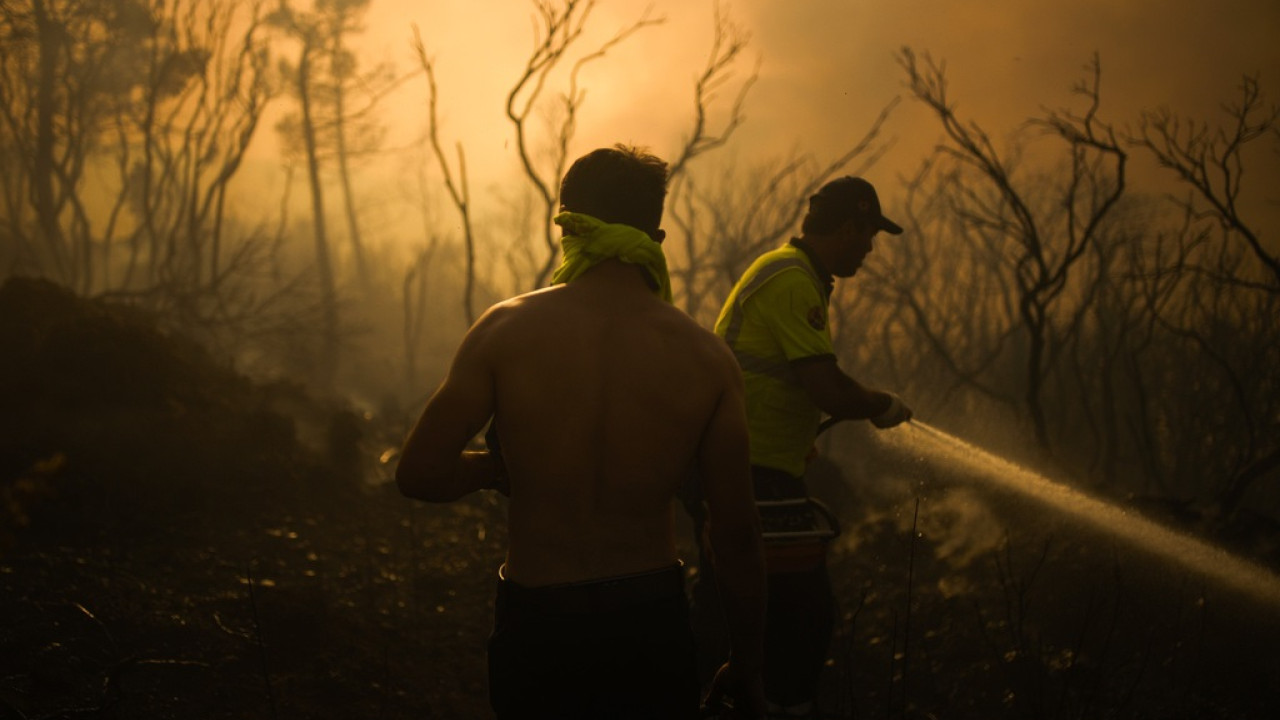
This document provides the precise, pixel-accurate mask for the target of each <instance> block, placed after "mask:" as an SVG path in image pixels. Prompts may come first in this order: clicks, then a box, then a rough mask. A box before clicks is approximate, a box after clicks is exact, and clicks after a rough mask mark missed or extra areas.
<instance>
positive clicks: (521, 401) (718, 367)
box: [446, 261, 740, 586]
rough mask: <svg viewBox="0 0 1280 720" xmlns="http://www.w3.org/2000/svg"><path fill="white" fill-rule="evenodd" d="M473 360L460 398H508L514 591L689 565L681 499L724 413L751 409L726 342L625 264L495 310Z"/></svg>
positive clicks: (462, 364)
mask: <svg viewBox="0 0 1280 720" xmlns="http://www.w3.org/2000/svg"><path fill="white" fill-rule="evenodd" d="M459 353H460V354H459V361H458V363H456V364H455V369H454V370H453V371H452V372H451V376H450V378H449V380H448V381H447V382H446V387H447V386H448V385H449V384H450V383H457V384H460V385H461V386H463V387H465V386H468V385H474V384H480V383H482V382H484V378H485V377H488V378H489V379H490V380H489V381H490V382H491V383H492V386H493V393H494V397H495V398H501V402H500V403H496V404H495V407H494V413H495V422H496V423H497V426H498V428H499V433H500V436H501V440H502V447H503V457H504V459H505V461H506V465H507V471H508V473H509V476H510V478H511V484H510V497H511V503H510V506H509V509H508V513H509V532H510V545H509V551H508V557H507V568H506V576H507V578H508V579H510V580H512V581H514V582H517V583H520V584H522V585H527V586H540V585H550V584H557V583H564V582H574V581H580V580H588V579H594V578H602V577H610V576H615V575H624V574H628V573H634V572H642V571H646V570H653V569H656V568H660V567H664V566H670V565H674V564H675V562H676V560H677V557H676V549H675V541H674V528H673V523H674V518H673V510H672V502H671V499H672V497H673V496H674V494H675V493H676V491H677V489H678V486H679V484H680V483H681V482H682V481H683V480H684V478H685V477H686V476H687V473H688V472H689V471H690V470H691V469H692V467H693V466H694V463H695V461H696V460H697V458H698V456H699V450H700V444H701V440H702V438H703V437H704V435H705V434H706V432H707V430H708V426H709V425H711V424H712V421H713V419H714V418H715V417H716V415H717V412H718V409H719V408H720V406H721V403H722V402H726V401H727V402H729V403H731V404H732V403H736V402H740V398H739V397H735V393H736V392H737V388H736V383H735V382H734V381H735V380H736V377H737V373H736V370H735V366H734V364H733V363H734V360H733V357H732V355H730V354H729V352H728V350H727V348H726V347H725V346H724V344H723V343H722V342H721V341H720V340H719V338H717V337H715V336H714V335H713V334H712V333H710V332H708V331H706V330H704V329H703V328H701V327H699V326H698V325H697V324H696V323H695V322H693V321H692V320H691V319H690V318H689V317H688V316H687V315H685V314H683V313H682V312H680V311H679V310H677V309H675V308H673V307H672V306H670V305H669V304H667V303H665V302H663V301H661V300H660V299H659V298H657V297H656V296H655V295H654V294H653V291H652V290H651V289H650V288H649V286H648V285H647V284H646V283H645V280H644V277H643V275H642V274H641V273H640V272H639V271H638V269H637V268H636V267H634V266H631V265H626V264H623V263H620V262H616V261H614V262H607V263H603V264H601V265H600V266H598V267H596V268H594V269H593V270H592V271H591V272H590V273H589V274H587V275H586V276H584V277H582V278H581V279H579V280H578V281H576V282H574V283H573V284H571V285H561V286H556V287H553V288H550V289H547V290H542V291H539V292H535V293H530V294H527V295H523V296H520V297H517V298H514V299H512V300H509V301H507V302H505V303H502V304H500V305H497V306H495V307H494V308H493V309H492V310H491V311H490V312H489V313H487V314H486V316H485V317H484V318H482V319H481V320H480V322H478V323H477V325H476V327H475V329H473V330H472V332H471V333H470V337H469V338H468V340H467V342H466V343H465V344H464V347H463V349H462V350H460V351H459ZM738 394H740V393H738ZM726 396H728V397H727V398H726Z"/></svg>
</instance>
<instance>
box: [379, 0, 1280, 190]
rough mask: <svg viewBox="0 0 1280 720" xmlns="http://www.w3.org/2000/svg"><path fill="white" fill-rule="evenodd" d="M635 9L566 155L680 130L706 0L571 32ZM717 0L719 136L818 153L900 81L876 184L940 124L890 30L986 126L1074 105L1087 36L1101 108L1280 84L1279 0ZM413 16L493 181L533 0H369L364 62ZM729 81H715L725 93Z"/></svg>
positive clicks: (606, 7)
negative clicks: (724, 119) (924, 58)
mask: <svg viewBox="0 0 1280 720" xmlns="http://www.w3.org/2000/svg"><path fill="white" fill-rule="evenodd" d="M646 8H650V10H649V13H650V16H651V17H655V18H657V17H661V18H664V22H663V24H661V25H659V26H656V27H650V28H647V29H645V30H643V31H641V32H640V33H638V34H636V35H635V36H633V37H632V38H630V39H629V40H628V41H627V42H626V43H625V44H623V45H621V46H619V47H618V48H616V49H615V50H614V51H613V52H611V53H610V54H609V55H608V56H607V57H605V58H603V59H601V60H599V61H596V62H595V63H593V64H592V65H590V67H589V70H588V71H587V72H586V73H584V75H583V84H584V86H585V87H586V88H587V98H586V103H585V105H584V107H583V110H582V112H581V115H580V121H579V130H578V134H577V136H576V138H575V140H574V141H573V144H572V146H571V148H570V153H571V155H574V156H576V155H578V154H581V153H582V152H585V151H587V150H590V149H592V148H594V147H598V146H601V145H608V144H612V143H613V142H617V141H623V142H631V143H635V144H640V145H645V146H648V147H650V148H652V149H653V150H654V151H656V152H658V153H659V154H668V153H671V152H674V150H675V149H676V148H677V147H678V146H679V142H680V138H681V136H682V135H683V134H686V133H687V131H688V127H689V124H690V121H691V110H692V82H693V78H694V76H695V75H696V73H697V72H698V71H699V70H700V68H701V67H702V65H703V64H704V62H705V59H706V57H707V54H708V52H709V49H710V44H711V37H712V35H711V27H712V18H713V13H714V8H715V4H714V2H713V0H652V1H650V0H599V2H598V4H597V7H596V9H595V12H594V14H593V15H592V17H591V21H590V23H589V26H588V33H587V35H586V36H585V37H584V40H583V44H582V47H583V48H590V47H595V46H596V45H598V44H599V43H600V42H601V41H602V40H604V39H605V38H607V37H609V36H610V35H612V34H613V33H614V32H616V31H617V30H618V29H619V28H622V27H624V26H626V25H627V24H629V23H630V22H633V21H634V20H636V19H638V18H639V17H641V16H642V15H643V14H644V13H645V10H646ZM721 9H722V11H723V12H724V13H725V14H726V15H727V16H728V17H729V18H730V19H731V21H732V22H734V23H735V24H737V25H738V26H739V27H740V28H741V29H742V31H743V32H744V33H746V34H747V35H748V36H749V38H750V44H749V46H748V48H747V50H746V52H745V54H744V56H743V58H742V61H741V62H740V63H739V66H738V71H737V76H736V79H738V80H741V79H742V78H744V77H745V76H746V75H747V74H749V73H750V72H751V70H752V68H753V67H755V65H756V62H757V61H758V62H759V66H758V67H759V80H758V82H757V83H756V85H755V86H754V88H753V89H752V91H751V94H750V96H749V99H748V104H747V117H748V119H747V123H746V125H744V126H743V127H742V129H741V130H740V132H739V135H738V136H737V139H736V142H735V143H734V145H733V146H732V147H731V148H730V149H729V151H730V152H733V153H736V154H737V155H739V156H740V157H751V156H760V157H767V156H777V155H782V154H786V153H788V152H790V151H793V150H794V151H798V152H802V153H807V154H810V155H812V156H813V157H814V158H816V159H817V160H819V161H822V160H826V159H829V158H831V157H833V156H834V155H835V154H836V153H838V152H839V151H840V150H841V149H842V148H844V147H847V146H849V145H850V144H852V143H853V142H854V141H855V140H856V139H857V138H858V137H860V136H861V135H862V134H863V133H864V132H865V130H866V129H867V128H868V127H869V125H870V124H871V122H872V120H873V119H874V118H875V116H876V115H877V114H878V113H879V111H880V110H881V109H882V108H883V107H884V106H885V105H886V103H888V102H890V101H891V100H892V99H893V98H894V97H897V96H902V103H901V104H900V105H899V106H898V108H897V109H896V110H895V112H894V114H893V117H892V120H891V123H890V125H889V126H888V129H887V135H888V136H890V137H892V138H894V139H895V144H894V146H893V147H892V149H891V150H890V151H889V153H888V154H887V155H886V156H885V157H884V158H883V159H882V160H881V162H880V163H879V164H878V165H877V166H875V167H874V168H873V169H872V170H870V171H869V172H868V173H867V174H868V176H869V177H870V178H872V179H873V181H875V182H877V184H882V185H889V186H891V185H894V184H896V183H897V179H898V177H899V176H903V175H907V174H909V173H911V172H912V171H913V170H914V169H915V168H916V167H917V165H918V163H919V162H920V161H921V159H922V158H923V157H924V155H925V153H926V152H927V151H928V150H929V149H930V148H931V147H932V146H933V145H934V144H935V143H936V142H937V141H938V140H939V138H940V130H939V126H938V125H937V123H936V121H935V120H934V119H933V118H932V117H931V116H930V115H929V114H928V113H927V112H926V110H925V108H924V107H923V106H921V105H919V104H918V103H915V102H914V101H912V100H911V99H910V98H909V97H907V95H906V89H905V88H904V86H903V78H904V76H903V72H902V70H901V68H900V67H899V66H898V65H897V63H896V60H895V55H896V53H897V51H898V50H899V49H900V48H902V47H903V46H909V47H911V48H913V49H914V50H916V51H917V52H918V53H924V52H928V53H930V54H931V55H932V56H933V57H934V58H935V59H940V60H945V62H946V64H947V70H948V77H949V79H950V82H951V97H952V99H953V100H954V101H955V102H956V104H957V109H958V111H959V113H960V114H961V115H962V116H964V117H966V118H968V119H971V120H975V121H977V122H979V123H981V124H982V125H983V127H984V128H985V129H987V130H988V131H989V132H990V133H991V134H992V135H993V136H995V137H997V138H1000V137H1003V136H1004V135H1005V134H1006V133H1007V132H1009V131H1011V130H1013V129H1014V128H1015V127H1016V126H1017V125H1018V124H1019V123H1020V122H1021V121H1022V120H1024V119H1026V118H1027V117H1030V116H1032V115H1034V114H1036V113H1038V112H1040V111H1041V110H1042V108H1044V107H1051V108H1058V107H1072V103H1073V102H1076V100H1075V99H1074V98H1073V96H1072V94H1071V92H1070V90H1071V86H1072V85H1073V84H1074V83H1075V82H1077V81H1079V80H1081V79H1083V78H1084V77H1085V65H1086V63H1088V62H1089V61H1090V59H1091V57H1092V56H1093V53H1094V52H1095V51H1096V52H1098V53H1099V55H1100V58H1101V65H1102V95H1103V99H1102V101H1103V105H1102V115H1101V117H1102V119H1103V120H1104V121H1109V122H1112V123H1114V124H1115V125H1116V126H1118V127H1123V126H1124V125H1126V124H1132V123H1134V122H1135V121H1136V120H1137V119H1138V117H1139V113H1140V111H1141V110H1142V109H1143V108H1154V107H1157V106H1159V105H1167V106H1169V107H1170V108H1172V109H1173V110H1175V111H1176V112H1179V113H1181V114H1184V115H1187V116H1190V117H1194V118H1198V119H1210V120H1216V119H1218V117H1219V115H1218V113H1219V106H1220V104H1221V103H1223V102H1225V101H1229V100H1233V99H1234V98H1235V95H1236V88H1237V86H1238V84H1239V81H1240V79H1241V77H1242V76H1243V75H1244V74H1247V73H1249V74H1252V73H1257V74H1260V77H1261V82H1262V87H1263V90H1264V91H1265V92H1267V93H1268V99H1269V100H1271V101H1272V102H1276V101H1280V42H1277V38H1280V1H1277V0H1217V1H1216V2H1205V1H1204V0H1076V1H1075V2H1056V1H1048V0H981V1H978V0H733V1H729V0H726V1H724V2H722V3H721ZM415 24H416V25H417V26H418V27H419V28H420V30H421V33H422V37H423V39H424V41H425V43H426V46H427V48H428V52H429V54H430V55H431V56H432V57H433V58H434V60H435V62H436V64H437V76H438V80H439V92H440V112H441V120H442V123H443V125H442V128H441V139H442V141H444V143H445V145H446V146H447V147H450V148H452V147H453V146H454V143H461V144H462V145H463V147H465V149H466V152H467V155H468V161H469V163H470V165H471V174H472V181H473V184H474V185H475V186H477V187H481V188H483V187H484V186H485V185H486V184H487V183H494V182H499V181H500V180H501V178H503V177H507V175H504V173H507V172H509V171H510V170H511V168H513V167H514V165H513V163H514V160H515V155H514V151H513V142H512V138H513V135H512V131H511V127H510V125H509V123H507V121H506V119H505V117H504V115H503V103H504V101H505V96H506V92H507V90H508V89H509V88H510V87H511V85H512V83H513V81H514V80H515V79H516V78H517V77H518V75H519V73H520V71H521V69H522V68H523V63H524V60H525V58H526V57H527V55H528V52H529V50H530V48H531V46H532V44H533V35H534V28H535V25H536V23H535V21H534V6H533V4H532V3H531V2H529V1H528V0H435V1H432V0H413V1H410V0H373V5H372V7H371V9H370V12H369V14H368V16H367V18H366V28H367V32H366V36H365V45H364V48H365V52H366V53H367V56H366V57H367V59H366V63H367V62H371V61H372V60H375V59H385V60H390V61H392V62H394V63H395V64H396V66H397V67H399V68H400V69H402V70H409V69H412V68H414V67H416V65H417V63H416V61H415V60H414V58H413V55H412V51H411V49H410V41H411V37H412V26H413V25H415ZM425 87H426V86H425V81H424V80H422V79H421V78H417V79H415V80H413V81H410V83H409V85H408V86H407V87H406V88H405V89H404V90H403V91H401V92H400V93H399V94H398V95H397V97H396V99H395V101H394V102H393V103H390V104H388V106H387V112H386V119H387V121H388V122H389V123H391V124H392V125H393V127H394V128H397V129H400V130H403V129H406V128H417V127H418V126H419V124H420V123H421V120H422V115H423V112H424V109H425V105H424V104H423V99H422V98H423V97H424V96H425ZM735 88H736V86H734V85H730V86H729V87H727V88H726V89H725V90H724V91H723V95H724V97H723V101H724V102H727V101H728V100H729V99H730V97H731V95H732V93H733V91H734V89H735ZM553 89H559V86H557V87H556V88H553ZM1074 107H1076V108H1080V105H1079V104H1078V102H1076V104H1075V105H1074ZM1264 143H1266V144H1267V149H1266V152H1264V153H1260V157H1261V161H1254V162H1255V163H1256V164H1257V166H1256V167H1254V166H1251V167H1249V168H1247V172H1249V173H1251V174H1256V175H1257V176H1258V177H1259V181H1258V182H1257V183H1256V185H1254V186H1252V191H1253V192H1254V193H1255V195H1258V197H1255V198H1254V200H1255V201H1256V202H1260V203H1262V204H1263V205H1269V206H1270V207H1271V208H1272V209H1274V208H1275V207H1276V205H1277V204H1278V201H1280V191H1277V190H1272V189H1271V188H1275V187H1277V186H1278V185H1280V182H1278V181H1280V168H1278V167H1277V166H1280V155H1278V154H1277V151H1276V149H1275V144H1274V142H1272V141H1264ZM504 168H506V169H505V170H504ZM1263 177H1266V178H1268V181H1267V182H1266V183H1263V182H1262V181H1261V178H1263ZM1246 184H1248V183H1246ZM1264 184H1265V186H1266V188H1265V189H1264V188H1263V187H1262V186H1263V185H1264Z"/></svg>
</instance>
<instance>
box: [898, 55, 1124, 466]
mask: <svg viewBox="0 0 1280 720" xmlns="http://www.w3.org/2000/svg"><path fill="white" fill-rule="evenodd" d="M898 60H899V64H900V65H901V66H902V68H903V70H904V71H905V72H906V75H907V82H908V87H909V88H910V90H911V92H912V94H913V95H914V96H915V98H916V99H917V100H919V101H920V102H922V103H924V104H925V105H926V106H927V107H928V108H929V109H930V110H932V111H933V113H934V114H935V115H936V116H937V118H938V120H939V122H940V123H941V124H942V128H943V131H944V132H945V133H946V138H947V142H946V143H944V144H943V145H941V146H940V147H939V148H938V152H939V153H940V154H942V155H943V156H944V157H945V158H946V159H947V160H948V161H950V162H953V163H956V164H957V165H958V166H959V167H961V168H963V170H964V171H965V172H966V173H971V174H972V178H973V180H974V181H975V182H973V183H969V182H965V183H962V184H956V185H953V186H952V190H953V192H955V193H957V194H956V196H955V198H954V200H953V202H952V203H951V210H952V211H953V212H955V213H957V216H958V217H959V218H960V219H961V220H962V221H963V222H964V223H965V224H966V225H968V226H969V227H971V228H972V229H973V230H974V231H975V232H977V233H978V234H980V235H981V236H983V237H984V238H988V239H992V240H999V241H1002V242H1007V243H1008V244H1009V249H1010V251H1011V252H1012V253H1014V254H1013V256H1012V258H1011V262H1012V273H1013V279H1014V281H1015V283H1016V287H1017V293H1018V295H1017V307H1018V315H1019V320H1020V323H1021V327H1022V330H1023V332H1024V333H1025V336H1024V340H1025V351H1026V357H1025V370H1024V372H1023V380H1024V383H1025V387H1024V393H1023V402H1024V407H1025V409H1026V411H1027V413H1028V415H1029V416H1030V419H1031V423H1032V427H1033V430H1034V432H1035V437H1036V440H1037V442H1038V443H1039V445H1040V446H1041V448H1043V449H1044V451H1045V452H1046V453H1047V452H1049V451H1050V450H1051V445H1052V441H1051V435H1050V432H1049V422H1048V418H1047V416H1046V412H1045V406H1044V383H1045V381H1046V377H1047V375H1048V372H1049V369H1050V365H1051V364H1052V363H1053V362H1054V361H1055V359H1056V358H1055V356H1054V349H1055V347H1058V346H1059V345H1060V343H1061V341H1062V338H1061V337H1059V336H1057V335H1056V334H1055V333H1056V332H1057V331H1056V330H1055V328H1054V325H1053V323H1054V312H1055V307H1056V306H1057V305H1058V303H1059V301H1060V299H1061V298H1062V297H1063V293H1064V291H1065V290H1066V289H1067V288H1068V287H1069V281H1070V279H1071V273H1072V270H1073V269H1074V268H1075V267H1076V266H1077V263H1078V262H1079V260H1080V258H1081V257H1082V256H1083V255H1084V253H1085V252H1086V251H1087V250H1088V248H1089V247H1090V246H1091V245H1092V244H1093V243H1096V242H1098V239H1099V235H1100V232H1101V229H1102V227H1103V223H1104V221H1105V220H1106V218H1107V216H1108V215H1109V214H1110V212H1111V211H1112V210H1113V209H1114V208H1115V206H1116V203H1117V202H1118V201H1119V199H1120V198H1121V197H1122V196H1123V194H1124V189H1125V171H1126V163H1127V159H1128V156H1127V153H1126V152H1125V151H1124V150H1123V148H1121V147H1120V144H1119V142H1118V141H1117V139H1116V135H1115V132H1114V130H1113V129H1112V127H1111V126H1110V125H1107V124H1105V123H1103V122H1102V121H1101V120H1100V119H1099V117H1098V110H1099V107H1100V102H1101V91H1100V83H1101V74H1102V73H1101V65H1100V63H1099V62H1098V59H1097V57H1096V56H1095V57H1094V59H1093V62H1092V63H1091V64H1090V65H1089V68H1088V69H1089V71H1090V77H1089V78H1088V79H1087V80H1086V81H1084V82H1083V83H1081V84H1080V85H1078V86H1077V87H1076V88H1075V92H1076V93H1077V94H1079V95H1081V96H1082V97H1083V98H1084V99H1085V101H1086V109H1085V111H1084V112H1083V114H1073V113H1071V112H1069V111H1056V112H1051V113H1049V114H1048V115H1047V116H1046V117H1045V118H1043V119H1037V120H1035V121H1033V123H1032V125H1033V126H1036V127H1040V128H1043V129H1046V130H1048V131H1049V132H1051V133H1053V134H1054V135H1055V136H1056V137H1057V138H1059V139H1061V140H1062V141H1064V142H1065V144H1066V149H1067V157H1068V169H1067V173H1066V182H1065V184H1064V186H1063V187H1061V188H1059V189H1057V191H1056V192H1057V193H1058V194H1057V195H1056V196H1055V199H1054V201H1053V202H1052V204H1051V207H1057V208H1059V212H1060V215H1058V216H1046V215H1045V214H1044V213H1041V212H1038V211H1037V207H1036V206H1035V201H1034V200H1033V198H1032V192H1031V191H1030V190H1029V189H1028V188H1025V187H1022V186H1021V185H1020V184H1019V181H1018V179H1017V178H1015V176H1014V168H1013V163H1011V162H1010V160H1008V159H1007V158H1005V157H1003V156H1002V154H1001V153H1000V152H999V151H998V150H997V149H996V147H995V145H994V143H993V142H992V140H991V138H990V136H989V135H988V134H987V132H986V131H984V130H983V129H982V128H981V127H980V126H978V125H977V124H976V123H972V122H967V121H965V120H963V119H961V118H960V117H959V116H958V115H957V114H956V112H955V107H954V105H953V103H952V101H951V100H950V98H949V96H948V82H947V78H946V72H945V67H944V66H943V65H942V64H940V63H937V62H935V61H933V60H932V59H931V58H929V57H928V56H927V55H926V56H925V57H923V58H918V57H917V56H916V54H915V52H914V51H912V50H911V49H909V48H904V49H903V50H902V51H901V52H900V53H899V56H898Z"/></svg>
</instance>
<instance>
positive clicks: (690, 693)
mask: <svg viewBox="0 0 1280 720" xmlns="http://www.w3.org/2000/svg"><path fill="white" fill-rule="evenodd" d="M694 653H695V651H694V640H693V632H692V630H691V628H690V622H689V605H688V601H687V600H686V598H685V594H684V579H683V571H682V569H681V568H678V567H676V568H671V569H669V570H663V571H659V572H656V573H644V574H641V575H637V576H628V577H622V578H611V579H608V580H603V581H594V582H590V583H575V584H572V585H562V586H555V587H547V588H526V587H522V586H520V585H516V584H514V583H511V582H508V581H500V582H499V584H498V594H497V601H496V604H495V610H494V629H493V634H492V635H491V636H490V638H489V701H490V704H491V705H492V706H493V709H494V712H495V713H496V714H497V717H498V718H499V720H512V719H515V718H570V719H572V718H623V719H628V720H631V719H634V720H640V719H642V718H643V719H645V720H648V719H650V718H653V719H655V720H656V719H658V718H662V719H663V720H665V719H667V718H676V719H684V718H689V719H690V720H692V719H693V718H696V717H698V702H699V694H700V693H699V684H698V676H697V667H696V665H695V655H694Z"/></svg>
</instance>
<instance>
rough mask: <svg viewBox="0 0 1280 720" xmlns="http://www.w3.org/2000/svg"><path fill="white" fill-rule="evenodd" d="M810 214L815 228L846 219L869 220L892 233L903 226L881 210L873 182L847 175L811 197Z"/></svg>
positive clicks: (833, 225)
mask: <svg viewBox="0 0 1280 720" xmlns="http://www.w3.org/2000/svg"><path fill="white" fill-rule="evenodd" d="M809 215H810V218H811V219H812V220H813V221H814V223H815V225H814V226H815V227H828V228H836V227H839V226H840V225H841V224H842V223H844V221H845V220H849V219H850V218H855V217H856V218H860V219H863V220H870V221H871V222H872V224H874V225H875V226H876V227H877V228H879V229H881V230H883V231H885V232H887V233H889V234H890V235H901V234H902V226H901V225H899V224H898V223H896V222H894V221H892V220H890V219H889V218H887V217H885V216H884V215H882V214H881V213H880V198H879V196H877V195H876V189H875V187H873V186H872V185H871V183H869V182H867V181H866V180H863V179H862V178H857V177H851V176H848V175H846V176H844V177H841V178H836V179H835V180H832V181H830V182H828V183H827V184H826V185H823V186H822V188H821V189H819V190H818V193H817V194H816V195H813V196H811V197H810V198H809Z"/></svg>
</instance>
